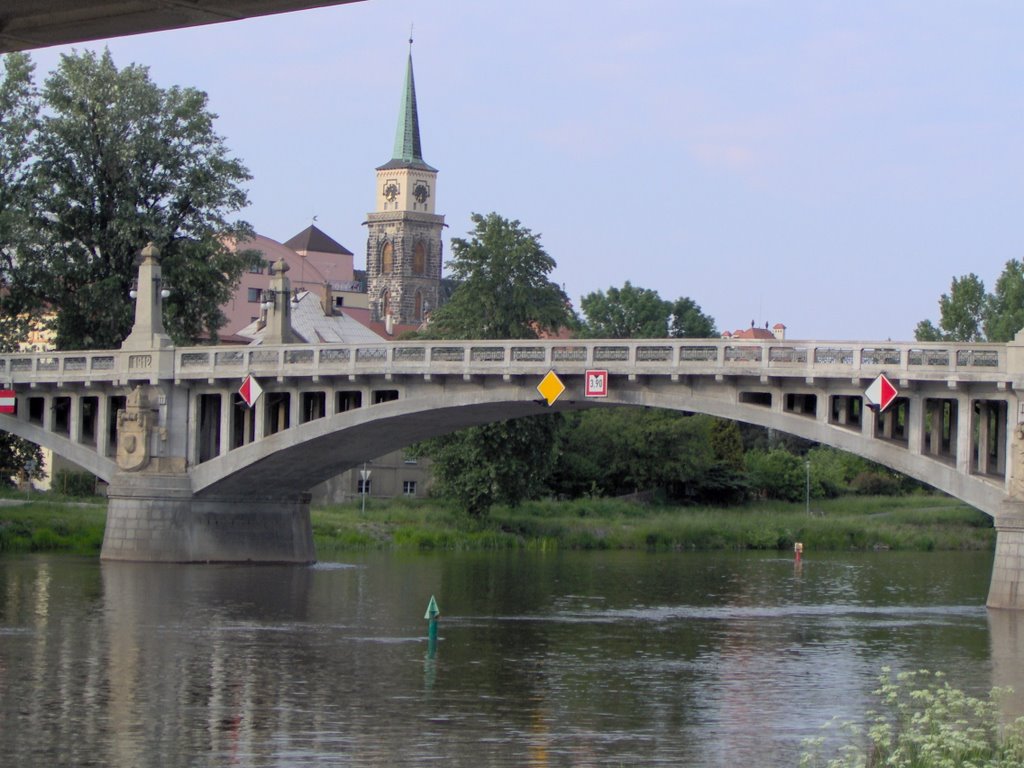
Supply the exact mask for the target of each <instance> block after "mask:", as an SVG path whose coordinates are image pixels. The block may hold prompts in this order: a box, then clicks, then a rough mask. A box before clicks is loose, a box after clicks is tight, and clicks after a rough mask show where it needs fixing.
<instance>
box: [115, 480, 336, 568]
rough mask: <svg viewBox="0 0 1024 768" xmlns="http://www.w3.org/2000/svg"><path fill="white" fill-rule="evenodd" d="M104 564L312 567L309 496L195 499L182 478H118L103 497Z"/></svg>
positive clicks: (313, 560) (312, 547)
mask: <svg viewBox="0 0 1024 768" xmlns="http://www.w3.org/2000/svg"><path fill="white" fill-rule="evenodd" d="M107 496H108V502H107V527H106V532H105V534H104V536H103V550H102V552H101V554H100V558H101V559H103V560H128V561H144V562H172V563H239V562H252V563H295V564H300V563H313V562H315V561H316V551H315V549H314V546H313V529H312V524H311V523H310V519H309V495H308V494H301V495H296V496H295V497H292V498H276V499H249V498H246V499H242V498H234V499H231V498H209V499H207V498H196V497H195V496H193V494H192V489H191V486H190V480H189V477H188V475H185V474H155V473H119V474H118V475H117V476H116V477H115V478H114V480H113V481H112V482H111V484H110V487H109V489H108V493H107Z"/></svg>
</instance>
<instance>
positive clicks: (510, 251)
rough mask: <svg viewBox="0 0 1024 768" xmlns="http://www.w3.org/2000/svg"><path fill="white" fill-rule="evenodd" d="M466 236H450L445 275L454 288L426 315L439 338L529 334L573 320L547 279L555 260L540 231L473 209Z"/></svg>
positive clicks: (564, 300)
mask: <svg viewBox="0 0 1024 768" xmlns="http://www.w3.org/2000/svg"><path fill="white" fill-rule="evenodd" d="M471 219H472V221H473V224H474V228H473V231H472V232H471V233H470V237H469V239H464V238H460V237H453V238H452V240H451V250H452V259H451V260H450V261H448V262H447V264H446V266H447V267H448V270H449V276H450V277H451V278H452V279H453V280H454V281H455V282H456V284H457V286H458V287H457V288H456V289H455V291H454V292H453V293H452V296H451V298H450V299H449V300H448V301H447V303H445V304H444V305H443V306H441V307H440V308H439V309H438V310H436V311H435V312H434V313H433V314H432V315H431V318H430V326H429V328H428V331H427V333H428V334H429V335H431V336H435V337H438V338H445V339H474V338H475V339H532V338H537V337H538V336H540V335H542V334H545V333H556V332H558V331H559V330H560V329H562V328H566V327H569V326H571V325H572V324H573V321H574V318H573V314H572V310H571V308H570V305H569V299H568V297H567V296H566V295H565V292H564V291H563V290H562V289H561V288H560V287H559V286H558V284H557V283H555V282H554V281H552V280H551V278H550V275H551V272H552V271H553V270H554V268H555V260H554V259H552V258H551V257H550V256H549V255H548V254H547V252H545V250H544V249H543V248H542V247H541V244H540V237H539V236H538V235H535V234H533V233H532V232H531V231H530V230H529V229H527V228H526V227H524V226H522V225H521V224H520V223H519V222H518V221H510V220H508V219H505V218H503V217H501V216H499V215H498V214H497V213H489V214H487V215H486V216H484V215H481V214H479V213H474V214H473V215H472V217H471Z"/></svg>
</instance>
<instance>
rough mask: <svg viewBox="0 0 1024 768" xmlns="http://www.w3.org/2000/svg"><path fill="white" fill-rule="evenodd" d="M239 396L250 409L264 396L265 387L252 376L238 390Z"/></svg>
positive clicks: (246, 378)
mask: <svg viewBox="0 0 1024 768" xmlns="http://www.w3.org/2000/svg"><path fill="white" fill-rule="evenodd" d="M238 394H240V395H241V396H242V399H243V400H244V401H245V404H246V405H247V406H249V407H250V408H252V407H253V405H254V404H255V403H256V401H257V400H259V399H260V395H262V394H263V387H261V386H260V383H259V382H258V381H256V379H254V378H253V377H252V376H251V375H249V376H246V377H245V381H243V382H242V386H240V387H239V388H238Z"/></svg>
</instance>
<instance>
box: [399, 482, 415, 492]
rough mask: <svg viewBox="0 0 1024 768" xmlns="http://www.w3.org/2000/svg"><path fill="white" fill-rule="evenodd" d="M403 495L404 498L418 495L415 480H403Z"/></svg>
mask: <svg viewBox="0 0 1024 768" xmlns="http://www.w3.org/2000/svg"><path fill="white" fill-rule="evenodd" d="M402 495H403V496H415V495H416V481H415V480H403V481H402Z"/></svg>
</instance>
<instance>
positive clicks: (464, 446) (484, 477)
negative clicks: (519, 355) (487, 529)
mask: <svg viewBox="0 0 1024 768" xmlns="http://www.w3.org/2000/svg"><path fill="white" fill-rule="evenodd" d="M472 221H473V224H474V229H473V231H472V232H471V233H470V237H469V238H468V239H464V238H453V239H452V253H453V257H452V260H451V261H450V262H448V265H447V266H448V269H449V274H450V275H451V276H452V277H453V278H454V279H455V280H456V281H457V282H458V287H457V288H456V289H455V291H454V293H453V294H452V297H451V299H450V300H449V301H448V303H447V304H445V305H443V306H442V307H441V308H440V309H438V310H437V311H436V312H434V313H433V315H431V318H430V325H429V327H428V328H427V331H426V335H427V336H429V337H431V338H444V339H533V338H537V337H538V336H540V335H542V334H544V333H553V332H556V331H558V330H559V329H561V328H564V327H567V326H569V325H571V324H572V323H573V322H574V318H573V314H572V310H571V309H570V308H569V301H568V298H567V297H566V295H565V292H564V291H563V290H562V289H561V288H560V287H559V286H558V285H557V284H556V283H555V282H553V281H552V280H551V278H550V274H551V272H552V271H553V270H554V268H555V260H554V259H552V258H551V257H550V256H549V255H548V254H547V253H546V252H545V251H544V249H543V248H542V247H541V244H540V238H539V237H538V236H537V235H534V234H533V233H532V232H531V231H530V230H529V229H527V228H525V227H523V226H522V225H521V224H520V223H519V222H518V221H509V220H508V219H505V218H502V217H501V216H499V215H498V214H496V213H489V214H487V215H486V216H482V215H480V214H476V213H475V214H473V216H472ZM558 423H559V421H558V417H557V416H556V415H543V416H534V417H532V418H523V419H517V420H512V421H505V422H499V423H496V424H487V425H484V426H481V427H472V428H470V429H466V430H462V431H461V432H457V433H454V434H451V435H445V436H443V437H439V438H435V439H433V440H428V441H425V442H424V443H421V444H420V445H419V446H417V448H416V449H415V450H416V452H417V453H419V454H421V455H427V456H429V457H430V458H431V459H432V460H433V462H434V477H435V479H436V480H437V487H438V490H439V491H440V492H441V493H443V494H445V495H447V496H450V497H452V498H454V499H456V500H457V501H458V502H459V503H460V504H461V505H462V506H463V508H464V509H465V510H466V511H467V512H468V513H469V515H470V516H472V517H474V518H477V519H481V518H484V517H486V515H487V514H488V512H489V510H490V508H491V506H492V505H493V504H496V503H504V504H511V505H515V504H518V503H519V502H520V501H521V500H523V499H527V498H531V497H535V496H537V495H539V494H541V493H543V492H544V491H545V490H546V488H547V484H546V481H547V477H548V476H549V475H550V473H551V470H552V468H553V466H554V463H555V458H556V434H557V430H558Z"/></svg>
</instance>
